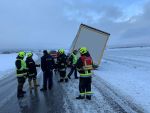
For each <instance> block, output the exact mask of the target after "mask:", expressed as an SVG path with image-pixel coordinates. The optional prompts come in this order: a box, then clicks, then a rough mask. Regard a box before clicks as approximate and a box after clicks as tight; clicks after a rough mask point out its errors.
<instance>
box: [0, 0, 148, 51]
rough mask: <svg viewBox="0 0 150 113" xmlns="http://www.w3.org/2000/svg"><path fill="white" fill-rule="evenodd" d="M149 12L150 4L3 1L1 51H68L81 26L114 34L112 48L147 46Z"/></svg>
mask: <svg viewBox="0 0 150 113" xmlns="http://www.w3.org/2000/svg"><path fill="white" fill-rule="evenodd" d="M149 12H150V0H105V1H102V0H0V49H7V48H12V49H15V48H17V49H20V48H33V49H34V48H55V47H64V48H67V47H69V46H70V44H71V42H72V40H73V39H74V37H75V35H76V33H77V31H78V28H79V25H80V24H81V23H85V24H88V25H90V26H93V27H96V28H98V29H101V30H104V31H106V32H108V33H110V34H111V37H110V40H109V43H108V44H109V45H110V46H111V45H117V44H125V43H127V42H129V41H130V40H131V42H134V40H138V43H141V41H143V42H142V43H144V42H145V43H147V42H150V13H149ZM121 40H123V41H121ZM135 42H136V41H135Z"/></svg>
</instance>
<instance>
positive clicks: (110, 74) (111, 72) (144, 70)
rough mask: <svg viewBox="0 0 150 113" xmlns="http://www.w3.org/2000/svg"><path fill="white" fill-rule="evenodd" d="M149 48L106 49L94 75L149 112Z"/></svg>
mask: <svg viewBox="0 0 150 113" xmlns="http://www.w3.org/2000/svg"><path fill="white" fill-rule="evenodd" d="M149 51H150V48H126V49H108V50H107V51H106V52H105V55H104V57H103V61H102V63H101V66H100V68H99V70H98V71H95V75H97V76H99V77H100V78H102V79H104V80H105V81H106V82H107V83H109V84H111V85H112V86H114V88H116V89H118V90H119V91H120V92H122V93H123V95H126V96H127V98H130V99H133V101H134V102H135V103H137V104H139V105H141V106H142V107H143V108H144V109H145V110H147V111H149V112H150V85H149V84H150V69H149V68H150V52H149Z"/></svg>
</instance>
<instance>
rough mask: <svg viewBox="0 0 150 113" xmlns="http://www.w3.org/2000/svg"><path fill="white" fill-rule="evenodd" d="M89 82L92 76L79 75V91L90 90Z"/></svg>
mask: <svg viewBox="0 0 150 113" xmlns="http://www.w3.org/2000/svg"><path fill="white" fill-rule="evenodd" d="M91 82H92V78H91V77H85V78H83V77H80V80H79V91H80V94H81V93H86V92H91Z"/></svg>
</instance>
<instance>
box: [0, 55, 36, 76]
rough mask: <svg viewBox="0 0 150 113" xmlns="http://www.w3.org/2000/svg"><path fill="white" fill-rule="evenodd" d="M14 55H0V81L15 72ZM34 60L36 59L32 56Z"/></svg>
mask: <svg viewBox="0 0 150 113" xmlns="http://www.w3.org/2000/svg"><path fill="white" fill-rule="evenodd" d="M16 56H17V54H16V53H12V54H0V64H1V65H0V79H2V78H5V77H7V76H8V75H9V74H10V73H12V72H14V71H15V60H16ZM33 58H34V60H37V59H38V56H37V55H36V54H34V55H33Z"/></svg>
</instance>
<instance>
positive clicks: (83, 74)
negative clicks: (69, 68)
mask: <svg viewBox="0 0 150 113" xmlns="http://www.w3.org/2000/svg"><path fill="white" fill-rule="evenodd" d="M79 51H80V54H81V56H80V58H79V59H78V61H77V70H78V72H79V73H80V79H79V91H80V95H79V96H78V97H76V99H84V98H85V97H86V99H88V100H91V94H92V92H91V82H92V69H93V66H92V64H93V63H92V62H93V61H92V58H91V56H90V54H89V52H88V51H87V48H85V47H81V48H80V49H79Z"/></svg>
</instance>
